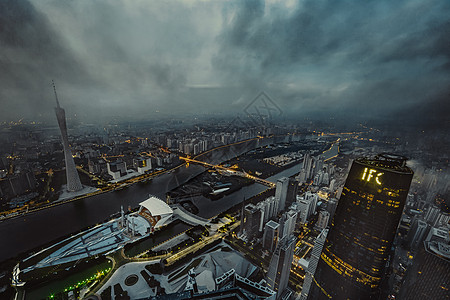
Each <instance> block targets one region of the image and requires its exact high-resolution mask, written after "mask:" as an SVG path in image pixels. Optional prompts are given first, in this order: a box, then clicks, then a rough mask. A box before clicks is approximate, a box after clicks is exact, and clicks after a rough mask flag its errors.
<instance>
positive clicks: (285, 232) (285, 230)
mask: <svg viewBox="0 0 450 300" xmlns="http://www.w3.org/2000/svg"><path fill="white" fill-rule="evenodd" d="M279 223H280V239H281V238H283V237H285V236H290V235H291V234H292V233H293V232H294V230H295V225H296V223H297V212H296V211H294V210H290V211H287V212H285V213H284V214H283V215H282V217H281V219H280V222H279Z"/></svg>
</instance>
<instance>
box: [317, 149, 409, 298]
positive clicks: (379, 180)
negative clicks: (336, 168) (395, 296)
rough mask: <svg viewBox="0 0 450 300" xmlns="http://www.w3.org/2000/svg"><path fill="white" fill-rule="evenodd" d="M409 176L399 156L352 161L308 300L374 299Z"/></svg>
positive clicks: (378, 156) (403, 202)
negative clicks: (330, 299)
mask: <svg viewBox="0 0 450 300" xmlns="http://www.w3.org/2000/svg"><path fill="white" fill-rule="evenodd" d="M412 177H413V171H412V170H411V169H410V168H409V167H407V166H406V158H405V157H402V156H397V155H392V154H385V153H383V154H379V155H377V156H376V157H375V158H373V159H368V158H359V159H356V160H355V161H354V162H353V164H352V166H351V168H350V172H349V174H348V177H347V180H346V182H345V186H344V189H343V192H342V196H341V199H340V200H339V204H338V206H337V209H336V213H335V215H334V217H333V220H332V222H331V228H330V231H329V233H328V236H327V239H326V241H325V245H324V247H323V251H322V254H321V256H320V260H319V264H318V266H317V269H316V272H315V274H314V280H313V284H312V286H311V289H310V292H309V295H308V299H329V298H332V299H378V296H379V294H380V288H379V286H380V282H381V281H382V275H383V273H384V268H385V266H386V262H387V260H388V257H389V251H390V249H391V246H392V242H393V240H394V236H395V233H396V230H397V226H398V224H399V221H400V217H401V215H402V211H403V207H404V205H405V202H406V197H407V195H408V190H409V186H410V184H411V180H412Z"/></svg>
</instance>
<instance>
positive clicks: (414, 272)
mask: <svg viewBox="0 0 450 300" xmlns="http://www.w3.org/2000/svg"><path fill="white" fill-rule="evenodd" d="M449 237H450V235H449V231H448V228H432V229H431V230H430V232H429V234H428V236H427V237H426V239H425V241H424V242H423V243H422V244H421V245H420V249H419V251H418V253H417V255H416V256H415V258H414V262H413V265H412V267H410V269H411V271H409V270H408V275H407V277H406V279H405V282H404V284H403V285H402V290H401V291H400V295H399V296H400V297H401V299H408V300H415V299H449V298H450V293H449V289H450V239H449ZM399 299H400V298H399Z"/></svg>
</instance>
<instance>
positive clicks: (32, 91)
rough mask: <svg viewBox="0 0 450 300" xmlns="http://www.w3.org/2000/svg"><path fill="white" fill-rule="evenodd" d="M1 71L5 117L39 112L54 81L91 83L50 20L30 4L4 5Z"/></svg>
mask: <svg viewBox="0 0 450 300" xmlns="http://www.w3.org/2000/svg"><path fill="white" fill-rule="evenodd" d="M0 70H1V71H0V82H1V83H0V85H1V86H0V87H1V88H0V101H1V102H0V103H1V106H2V107H1V108H2V114H1V117H5V116H9V115H10V114H11V113H12V114H14V113H15V112H21V113H23V114H27V113H30V112H33V111H34V112H35V111H36V110H37V111H38V110H39V106H40V105H41V104H42V102H43V100H44V97H45V96H44V95H46V93H43V92H42V91H43V90H45V89H50V84H49V83H50V79H51V78H60V77H62V75H63V74H68V76H69V77H72V78H75V79H77V80H76V81H75V82H74V83H79V84H81V83H85V82H86V81H87V80H86V74H85V73H84V72H83V70H82V69H80V68H78V63H77V62H76V59H75V58H74V57H73V56H72V55H71V53H70V50H69V49H67V47H65V46H64V45H63V44H62V43H61V40H60V39H59V36H58V35H57V34H56V33H55V32H54V30H53V29H52V28H51V26H50V25H49V23H48V20H47V18H46V17H45V16H44V15H42V14H41V13H39V12H38V11H36V9H35V8H34V6H33V5H32V4H30V3H29V2H28V1H26V0H5V1H0Z"/></svg>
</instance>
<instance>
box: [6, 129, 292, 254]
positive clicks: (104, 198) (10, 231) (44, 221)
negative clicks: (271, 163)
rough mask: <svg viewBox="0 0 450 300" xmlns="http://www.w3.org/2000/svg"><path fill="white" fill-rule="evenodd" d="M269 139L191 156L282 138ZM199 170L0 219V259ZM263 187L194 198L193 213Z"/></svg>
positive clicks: (222, 153)
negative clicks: (196, 207)
mask: <svg viewBox="0 0 450 300" xmlns="http://www.w3.org/2000/svg"><path fill="white" fill-rule="evenodd" d="M286 138H287V137H286ZM274 139H275V138H265V139H257V140H251V141H246V142H244V143H241V144H238V145H231V146H229V147H222V148H219V149H216V150H213V151H210V152H208V153H206V154H203V155H201V156H198V157H197V158H196V159H198V160H202V161H206V162H209V163H214V164H217V163H220V162H223V161H226V160H228V159H231V158H233V157H235V156H238V155H241V154H242V153H245V152H247V151H249V150H251V149H254V148H257V147H260V146H264V145H268V144H271V143H277V142H283V141H284V139H283V138H279V137H278V138H276V140H274ZM204 170H205V169H204V167H202V166H199V165H194V164H190V165H189V166H182V167H180V168H178V169H176V170H175V171H173V172H172V173H170V174H163V175H161V176H158V177H156V178H154V179H153V180H152V181H151V182H149V183H145V184H141V183H137V184H134V185H132V186H129V187H128V188H126V189H124V190H121V191H113V192H108V193H103V194H99V195H95V196H92V197H88V198H84V199H80V200H77V201H74V202H71V203H67V204H63V205H58V206H54V207H51V208H49V209H44V210H40V211H37V212H34V213H30V214H27V215H24V216H21V217H16V218H12V219H8V220H4V221H1V222H0V240H1V241H2V247H0V262H1V261H4V260H6V259H9V258H11V257H15V256H17V255H19V254H21V253H24V252H27V251H29V250H30V249H33V248H36V247H39V246H41V245H44V244H47V243H49V242H51V241H55V240H57V239H60V238H61V237H63V236H66V235H68V234H70V233H73V232H77V231H79V230H81V229H83V228H86V227H88V226H92V225H95V224H97V223H101V222H103V221H104V220H106V219H108V218H109V217H110V216H111V215H112V214H115V213H117V212H119V210H120V206H123V207H124V208H125V209H126V208H128V207H136V206H138V205H139V203H140V202H142V201H144V200H146V199H147V198H148V195H149V194H152V195H155V196H157V197H159V198H161V199H165V194H166V192H167V191H169V190H171V189H172V188H174V187H176V186H178V185H179V184H182V183H184V182H186V181H187V180H189V179H190V178H192V177H194V176H196V175H198V174H200V173H201V172H203V171H204ZM296 172H299V166H298V165H296V166H294V167H291V168H290V169H287V170H284V171H283V172H280V173H279V174H277V175H275V176H272V177H270V178H269V180H271V181H274V182H275V181H276V179H278V178H280V177H283V176H289V175H292V174H294V173H296ZM265 189H266V187H265V186H262V185H260V184H252V185H250V186H247V187H244V188H242V189H241V190H239V191H237V192H235V193H233V194H231V195H228V196H226V197H224V198H222V199H220V200H218V201H210V200H208V199H206V198H205V199H206V200H208V201H209V202H208V201H199V200H198V201H194V203H195V204H196V205H197V206H198V207H199V210H200V212H199V215H202V216H206V217H211V216H214V215H216V214H218V213H220V212H221V211H224V210H226V209H228V208H229V207H231V206H233V205H235V204H237V203H239V202H241V201H242V200H243V198H244V197H246V198H250V197H251V196H253V195H256V194H258V193H259V192H261V191H263V190H265Z"/></svg>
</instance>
